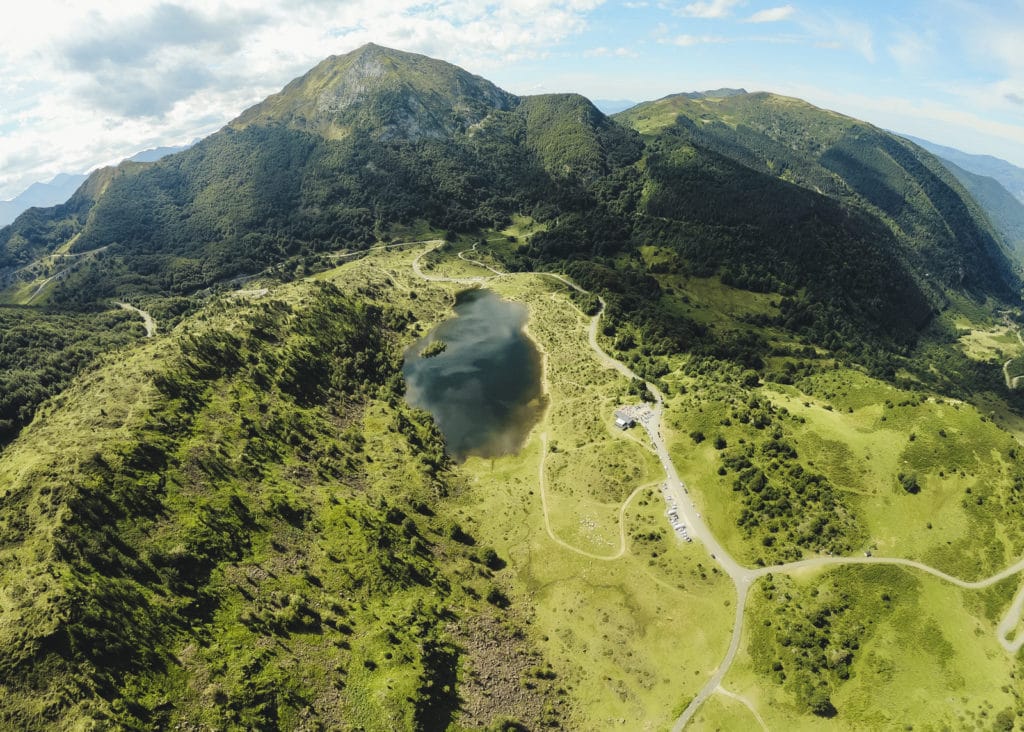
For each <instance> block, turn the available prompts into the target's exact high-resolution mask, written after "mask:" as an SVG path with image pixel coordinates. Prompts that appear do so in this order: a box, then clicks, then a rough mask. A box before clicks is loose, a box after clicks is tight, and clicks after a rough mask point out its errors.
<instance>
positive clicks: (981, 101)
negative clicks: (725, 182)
mask: <svg viewBox="0 0 1024 732" xmlns="http://www.w3.org/2000/svg"><path fill="white" fill-rule="evenodd" d="M4 24H5V41H4V43H3V44H2V45H0V199H5V198H10V197H12V196H14V195H16V194H17V193H19V192H20V191H21V190H22V189H24V188H25V187H26V186H27V185H28V184H29V183H31V182H33V181H36V180H46V179H48V178H49V177H52V176H53V175H55V174H56V173H59V172H81V171H85V170H88V169H90V168H92V167H94V166H96V165H100V164H105V163H110V162H113V161H116V160H118V159H120V158H122V157H124V156H127V155H130V154H132V153H134V152H136V151H138V150H140V149H143V148H146V147H154V146H158V145H167V144H178V143H182V142H187V141H189V140H191V139H193V138H195V137H198V136H203V135H206V134H209V133H210V132H213V131H214V130H216V129H218V128H219V127H220V126H222V125H223V124H224V123H225V122H227V121H228V120H230V119H231V118H233V117H234V116H236V115H237V114H238V113H239V112H240V111H241V110H242V109H244V108H245V107H246V106H248V105H250V104H253V103H255V102H256V101H259V100H260V99H262V98H263V97H265V96H266V95H268V94H270V93H273V92H274V91H277V90H278V89H280V87H281V86H283V85H284V84H285V83H287V82H288V81H289V80H290V79H292V78H294V77H295V76H297V75H299V74H301V73H303V72H304V71H305V70H306V69H308V68H310V67H311V66H313V65H314V64H315V63H317V62H318V61H320V60H321V59H322V58H323V57H325V56H327V55H330V54H332V53H333V54H338V53H344V52H346V51H349V50H351V49H352V48H355V47H357V46H359V45H361V44H363V43H366V42H368V41H373V42H376V43H380V44H382V45H387V46H392V47H395V48H402V49H406V50H410V51H416V52H420V53H426V54H428V55H431V56H435V57H439V58H444V59H446V60H449V61H452V62H454V63H457V64H459V65H461V66H463V67H465V68H466V69H468V70H470V71H472V72H474V73H478V74H481V75H483V76H486V77H487V78H489V79H491V80H492V81H494V82H496V83H497V84H499V85H500V86H503V87H504V88H506V89H508V90H510V91H513V92H516V93H519V94H529V93H538V92H546V91H578V92H580V93H583V94H586V95H587V96H590V97H592V98H599V99H631V100H634V101H642V100H646V99H653V98H657V97H660V96H664V95H666V94H671V93H675V92H680V91H693V90H703V89H708V88H717V87H721V86H730V87H744V88H746V89H748V90H751V91H753V90H764V91H773V92H777V93H782V94H788V95H792V96H798V97H802V98H804V99H807V100H808V101H810V102H812V103H814V104H817V105H819V106H822V107H826V108H828V109H834V110H836V111H839V112H842V113H845V114H849V115H852V116H855V117H859V118H861V119H865V120H867V121H869V122H872V123H874V124H877V125H879V126H881V127H885V128H887V129H892V130H896V131H901V132H907V133H910V134H914V135H918V136H920V137H925V138H928V139H931V140H933V141H935V142H938V143H941V144H946V145H951V146H953V147H957V148H960V149H962V150H965V151H967V152H975V153H988V154H993V155H997V156H999V157H1002V158H1005V159H1007V160H1010V161H1011V162H1013V163H1015V164H1017V165H1021V166H1024V0H1000V1H997V2H965V1H963V0H930V1H927V2H926V1H923V0H920V1H919V0H902V1H901V0H890V2H875V1H873V0H861V1H860V2H857V3H850V2H837V1H832V0H817V1H815V2H800V1H799V0H792V1H791V2H780V1H779V0H775V1H772V0H768V1H763V0H662V1H660V2H659V1H652V0H628V1H624V0H605V1H602V0H505V1H503V2H480V1H479V0H338V1H334V0H263V1H261V2H253V1H252V0H134V1H133V2H132V3H125V2H123V1H122V0H84V1H82V0H80V1H79V2H69V0H34V2H32V3H23V4H22V5H20V6H18V7H17V9H11V8H9V7H8V8H5V13H4Z"/></svg>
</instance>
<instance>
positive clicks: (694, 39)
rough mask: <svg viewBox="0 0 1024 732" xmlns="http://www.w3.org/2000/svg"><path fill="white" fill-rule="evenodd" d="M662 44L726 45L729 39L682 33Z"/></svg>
mask: <svg viewBox="0 0 1024 732" xmlns="http://www.w3.org/2000/svg"><path fill="white" fill-rule="evenodd" d="M664 42H665V43H671V44H672V45H674V46H699V45H702V44H705V43H728V42H729V39H728V38H725V37H723V36H691V35H689V34H686V33H684V34H683V35H680V36H675V37H674V38H668V39H666V40H665V41H664Z"/></svg>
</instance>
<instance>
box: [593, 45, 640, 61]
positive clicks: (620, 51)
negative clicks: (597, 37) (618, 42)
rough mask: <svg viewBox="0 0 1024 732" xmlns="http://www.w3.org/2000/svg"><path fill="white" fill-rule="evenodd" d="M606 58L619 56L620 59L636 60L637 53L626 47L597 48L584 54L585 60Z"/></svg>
mask: <svg viewBox="0 0 1024 732" xmlns="http://www.w3.org/2000/svg"><path fill="white" fill-rule="evenodd" d="M605 56H617V57H619V58H626V57H629V58H636V56H637V53H636V52H635V51H632V50H630V49H628V48H626V47H624V46H619V47H618V48H608V47H607V46H598V47H597V48H590V49H587V50H586V51H584V52H583V57H584V58H602V57H605Z"/></svg>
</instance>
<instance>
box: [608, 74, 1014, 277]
mask: <svg viewBox="0 0 1024 732" xmlns="http://www.w3.org/2000/svg"><path fill="white" fill-rule="evenodd" d="M616 118H617V119H619V120H620V121H622V122H624V123H626V124H629V125H631V126H633V127H635V128H636V129H638V130H640V131H642V132H644V133H645V134H649V135H652V136H671V137H672V138H674V139H675V140H677V141H678V142H679V143H680V144H684V145H689V146H694V147H696V148H699V149H703V150H708V151H714V152H716V153H718V154H720V155H723V156H725V157H728V158H729V159H731V160H734V161H736V162H738V163H740V164H742V165H744V166H746V167H748V168H750V169H753V170H756V171H759V172H762V173H765V174H767V175H771V176H774V177H777V178H780V179H782V180H786V181H791V182H793V183H795V184H797V185H799V186H801V187H803V188H806V189H808V190H813V191H816V192H818V193H821V194H823V195H825V196H827V197H829V198H831V199H833V200H836V201H839V202H841V203H842V204H843V205H844V206H846V207H851V208H855V209H858V210H861V211H864V212H866V213H869V214H870V215H871V216H872V217H873V218H876V219H877V220H879V221H881V222H882V223H884V224H885V226H886V227H887V228H888V229H890V230H891V232H892V234H893V235H895V237H896V242H895V243H896V244H898V246H895V247H893V249H894V250H895V253H896V254H897V255H898V256H899V257H900V258H902V259H904V260H905V261H906V262H907V264H908V265H909V266H910V267H911V268H912V270H913V272H914V273H915V275H916V277H917V279H918V280H922V277H928V278H933V279H934V280H936V281H937V282H938V283H940V284H941V285H942V286H944V287H952V288H956V289H965V290H967V291H970V292H973V293H975V294H977V295H986V294H993V295H996V296H999V297H1006V296H1010V297H1014V296H1016V294H1017V288H1018V284H1019V283H1018V282H1017V280H1016V278H1015V276H1014V275H1013V273H1012V270H1011V268H1010V267H1009V265H1008V262H1007V260H1006V256H1005V252H1004V250H1003V249H1002V247H1001V243H1002V242H1001V241H1000V238H999V236H998V235H997V234H996V233H995V232H994V231H993V230H992V228H991V226H990V225H989V224H988V222H987V220H986V219H985V217H984V215H983V214H982V213H981V211H980V210H979V209H978V208H977V206H976V205H975V203H974V201H973V200H972V199H971V198H970V196H969V195H967V194H966V191H965V190H964V189H963V188H962V187H961V186H960V184H959V183H958V181H957V180H956V179H955V178H954V177H953V176H952V175H951V174H950V173H949V171H947V170H946V168H945V167H944V166H943V165H941V163H939V161H937V160H936V159H935V158H934V157H933V156H931V155H929V154H928V153H926V152H924V151H922V150H921V149H920V148H917V147H916V146H914V145H912V144H908V143H907V142H906V141H905V140H904V139H903V138H900V137H898V136H896V135H892V134H890V133H887V132H885V131H883V130H880V129H878V128H876V127H873V126H872V125H869V124H866V123H863V122H859V121H857V120H854V119H851V118H849V117H844V116H842V115H839V114H836V113H834V112H828V111H825V110H821V109H818V108H815V107H813V106H812V105H810V104H807V103H806V102H803V101H800V100H797V99H791V98H787V97H780V96H777V95H773V94H765V93H755V94H735V95H731V96H728V97H717V96H716V97H707V96H698V97H697V98H692V96H687V95H677V96H672V97H666V98H664V99H660V100H658V101H655V102H647V103H644V104H640V105H638V106H636V107H634V108H632V109H630V110H627V111H626V112H622V113H620V114H619V115H617V116H616ZM921 286H922V287H925V288H926V289H931V287H932V283H928V282H924V281H921Z"/></svg>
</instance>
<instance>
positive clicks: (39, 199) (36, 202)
mask: <svg viewBox="0 0 1024 732" xmlns="http://www.w3.org/2000/svg"><path fill="white" fill-rule="evenodd" d="M193 144H194V142H193V143H189V144H188V145H175V146H167V147H154V148H150V149H148V150H143V151H142V152H137V153H135V154H134V155H132V156H131V157H130V158H126V159H127V160H131V161H134V162H137V163H151V162H155V161H157V160H159V159H160V158H162V157H165V156H167V155H171V154H173V153H176V152H181V151H182V150H186V149H188V148H189V147H191V146H192V145H193ZM87 177H88V174H87V173H58V174H57V175H56V176H54V177H53V179H52V180H50V181H48V182H46V183H42V182H37V183H33V184H32V185H30V186H29V187H28V188H26V189H25V190H24V191H23V192H22V193H21V194H19V195H17V196H15V197H14V198H12V199H10V200H8V201H0V226H7V224H9V223H11V222H12V221H14V219H16V218H18V214H20V213H21V212H22V211H25V210H26V209H29V208H32V207H33V206H38V207H46V206H56V205H58V204H61V203H64V202H65V201H67V200H68V199H69V198H71V194H72V193H74V192H75V191H76V190H78V187H79V186H80V185H82V183H84V182H85V179H86V178H87Z"/></svg>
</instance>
